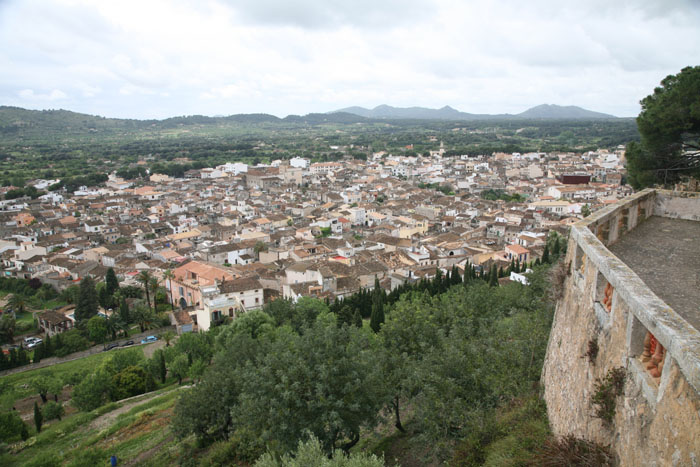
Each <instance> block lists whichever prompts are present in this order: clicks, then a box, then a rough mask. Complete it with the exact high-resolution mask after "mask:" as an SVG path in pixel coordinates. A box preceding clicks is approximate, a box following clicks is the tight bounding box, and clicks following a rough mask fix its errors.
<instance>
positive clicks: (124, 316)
mask: <svg viewBox="0 0 700 467" xmlns="http://www.w3.org/2000/svg"><path fill="white" fill-rule="evenodd" d="M119 317H120V318H121V320H122V321H124V324H129V322H131V316H129V305H128V304H127V303H126V298H125V297H122V299H121V301H120V303H119Z"/></svg>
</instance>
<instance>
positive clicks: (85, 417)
mask: <svg viewBox="0 0 700 467" xmlns="http://www.w3.org/2000/svg"><path fill="white" fill-rule="evenodd" d="M171 389H172V388H168V389H165V391H166V393H165V394H163V395H158V396H156V397H152V395H144V396H143V399H142V400H143V403H137V404H136V405H135V406H134V407H132V408H131V409H129V410H128V411H127V412H125V413H121V414H119V415H118V416H116V418H115V419H114V420H113V421H112V423H110V424H109V425H108V426H107V427H103V426H102V424H100V423H96V422H98V421H99V419H100V418H102V417H108V416H109V414H110V413H112V412H114V411H117V410H119V409H120V408H121V406H122V405H123V404H120V403H112V404H108V405H106V406H103V407H101V408H99V409H97V410H94V411H92V412H89V413H77V414H75V415H73V416H70V417H67V418H64V419H63V420H62V421H60V422H54V423H52V424H50V425H48V426H46V427H45V428H44V429H43V430H42V432H41V433H39V434H38V435H37V436H35V437H32V438H30V439H29V440H27V441H26V442H24V443H19V444H17V445H15V446H13V448H14V449H13V451H14V452H13V453H12V454H6V455H5V456H2V457H0V464H2V465H8V466H15V465H16V466H20V465H32V464H33V463H34V464H36V465H40V464H41V465H43V464H42V462H43V461H45V460H47V459H55V460H56V461H58V462H62V463H64V464H66V463H67V464H68V465H71V463H73V462H76V463H77V464H78V465H107V463H108V461H109V457H110V456H112V455H116V456H117V458H118V459H119V462H120V465H125V464H129V463H131V462H134V463H135V464H139V463H141V464H146V465H172V464H173V461H174V460H175V458H176V457H177V455H178V452H179V451H178V449H177V446H176V443H175V439H174V437H173V436H172V435H171V433H170V428H169V424H170V416H171V415H172V409H173V405H174V403H175V400H176V396H177V392H178V391H172V390H171ZM162 391H163V390H161V391H158V392H162ZM129 403H131V402H129ZM156 457H157V459H158V460H157V461H156V459H155V458H156ZM96 461H99V463H96ZM154 462H156V463H154ZM47 465H60V464H50V463H49V464H47Z"/></svg>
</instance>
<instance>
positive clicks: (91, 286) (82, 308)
mask: <svg viewBox="0 0 700 467" xmlns="http://www.w3.org/2000/svg"><path fill="white" fill-rule="evenodd" d="M97 305H98V300H97V291H96V290H95V282H94V281H93V280H92V278H90V277H89V276H88V277H86V278H84V279H83V280H82V281H80V290H79V291H78V302H77V303H76V305H75V319H76V321H78V322H80V321H87V320H89V319H90V318H92V317H93V316H95V315H96V314H97Z"/></svg>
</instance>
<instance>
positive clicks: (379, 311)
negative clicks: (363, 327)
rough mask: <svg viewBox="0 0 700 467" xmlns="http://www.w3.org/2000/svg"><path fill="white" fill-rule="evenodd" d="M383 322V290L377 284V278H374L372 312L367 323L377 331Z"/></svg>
mask: <svg viewBox="0 0 700 467" xmlns="http://www.w3.org/2000/svg"><path fill="white" fill-rule="evenodd" d="M382 324H384V291H383V290H382V287H381V286H380V285H379V278H377V277H375V278H374V290H373V291H372V314H371V316H370V321H369V325H370V327H371V328H372V330H373V331H374V332H379V329H380V328H381V326H382Z"/></svg>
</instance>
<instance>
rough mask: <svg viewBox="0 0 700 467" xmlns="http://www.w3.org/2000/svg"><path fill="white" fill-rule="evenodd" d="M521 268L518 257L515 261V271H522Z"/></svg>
mask: <svg viewBox="0 0 700 467" xmlns="http://www.w3.org/2000/svg"><path fill="white" fill-rule="evenodd" d="M522 270H523V268H522V266H521V265H520V258H518V260H517V261H516V262H515V272H522Z"/></svg>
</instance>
